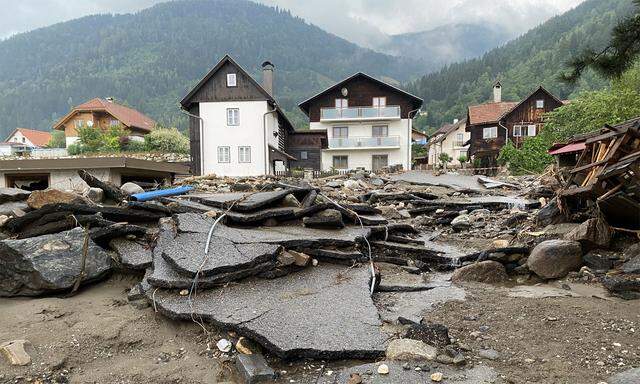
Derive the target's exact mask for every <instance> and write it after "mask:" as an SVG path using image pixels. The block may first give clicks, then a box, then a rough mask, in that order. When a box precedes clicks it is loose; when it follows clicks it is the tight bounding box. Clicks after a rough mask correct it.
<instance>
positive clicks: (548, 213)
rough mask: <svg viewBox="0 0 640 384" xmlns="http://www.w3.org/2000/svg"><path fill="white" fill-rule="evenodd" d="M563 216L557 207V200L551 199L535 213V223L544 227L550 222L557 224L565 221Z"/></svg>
mask: <svg viewBox="0 0 640 384" xmlns="http://www.w3.org/2000/svg"><path fill="white" fill-rule="evenodd" d="M565 220H566V219H565V217H564V215H563V214H562V212H561V211H560V208H559V207H558V200H557V199H555V198H554V199H552V200H551V201H550V202H549V203H548V204H547V205H545V206H544V207H542V208H541V209H540V210H539V211H538V214H537V215H536V225H538V226H539V227H546V226H547V225H551V224H559V223H562V222H563V221H565Z"/></svg>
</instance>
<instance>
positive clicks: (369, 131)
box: [299, 72, 422, 171]
mask: <svg viewBox="0 0 640 384" xmlns="http://www.w3.org/2000/svg"><path fill="white" fill-rule="evenodd" d="M421 106H422V99H420V98H418V97H416V96H414V95H411V94H410V93H408V92H405V91H403V90H401V89H399V88H396V87H394V86H392V85H390V84H387V83H385V82H383V81H380V80H377V79H375V78H373V77H371V76H369V75H366V74H364V73H361V72H359V73H356V74H355V75H353V76H350V77H348V78H347V79H345V80H342V81H340V82H338V83H336V84H334V85H333V86H331V87H329V88H327V89H326V90H324V91H322V92H320V93H318V94H316V95H315V96H312V97H311V98H309V99H307V100H305V101H303V102H302V103H300V104H299V107H300V109H302V111H303V112H304V113H305V114H306V115H307V116H309V122H310V129H311V130H312V131H314V130H316V131H326V132H327V139H328V141H327V142H328V147H327V148H326V149H323V150H322V159H321V167H322V169H323V170H331V169H365V170H373V171H376V170H378V169H380V168H383V167H386V166H391V165H401V166H402V167H403V169H410V168H411V167H410V165H411V141H412V139H411V134H412V123H413V118H414V117H415V116H416V114H417V113H418V112H419V110H420V107H421Z"/></svg>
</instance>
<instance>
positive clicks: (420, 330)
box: [404, 324, 451, 347]
mask: <svg viewBox="0 0 640 384" xmlns="http://www.w3.org/2000/svg"><path fill="white" fill-rule="evenodd" d="M404 337H405V338H407V339H413V340H420V341H422V342H424V343H426V344H429V345H434V346H436V347H444V346H446V345H448V344H449V343H450V342H451V340H450V339H449V329H448V328H447V327H446V326H444V325H442V324H412V325H411V326H410V327H409V329H408V330H407V331H406V332H405V334H404Z"/></svg>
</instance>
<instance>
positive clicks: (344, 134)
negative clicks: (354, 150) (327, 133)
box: [333, 127, 349, 139]
mask: <svg viewBox="0 0 640 384" xmlns="http://www.w3.org/2000/svg"><path fill="white" fill-rule="evenodd" d="M333 137H334V138H335V139H346V138H348V137H349V127H333Z"/></svg>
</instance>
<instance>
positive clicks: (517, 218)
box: [503, 212, 529, 228]
mask: <svg viewBox="0 0 640 384" xmlns="http://www.w3.org/2000/svg"><path fill="white" fill-rule="evenodd" d="M528 218H529V214H527V213H525V212H518V213H514V214H513V215H511V216H509V217H508V218H507V219H506V220H505V221H504V223H503V224H504V225H506V226H507V227H509V228H513V227H517V226H518V225H520V224H522V223H524V222H525V221H526V220H527V219H528Z"/></svg>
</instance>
